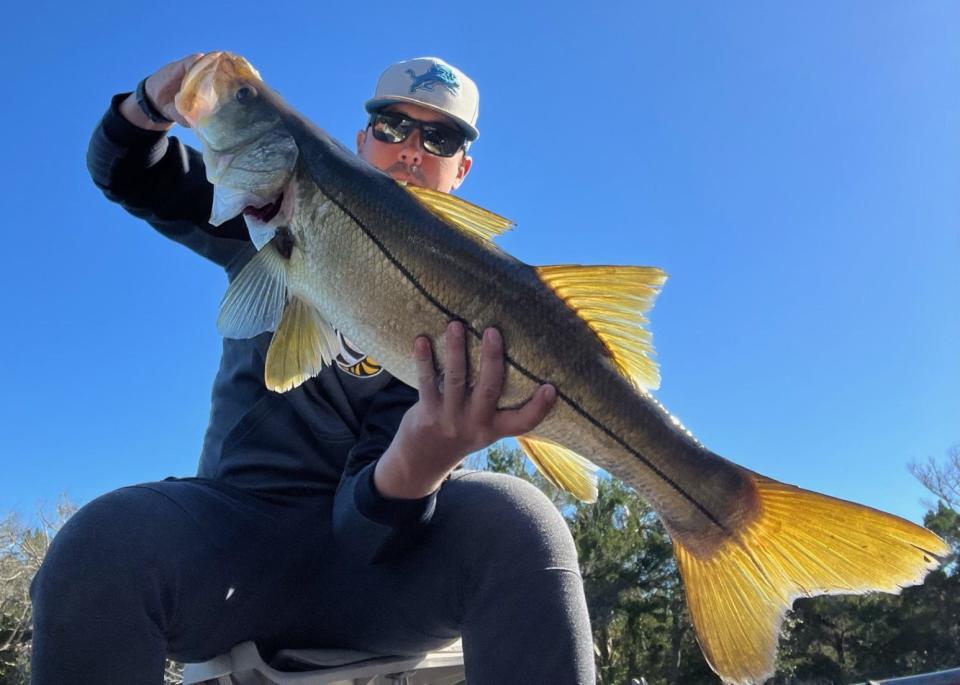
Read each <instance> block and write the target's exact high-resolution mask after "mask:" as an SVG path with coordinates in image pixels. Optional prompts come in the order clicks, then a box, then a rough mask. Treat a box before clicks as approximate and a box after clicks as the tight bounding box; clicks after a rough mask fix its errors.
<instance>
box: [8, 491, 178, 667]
mask: <svg viewBox="0 0 960 685" xmlns="http://www.w3.org/2000/svg"><path fill="white" fill-rule="evenodd" d="M76 510H77V507H76V506H75V505H73V504H71V503H70V502H69V500H67V499H66V498H63V499H61V501H60V503H59V505H57V508H56V513H55V514H54V515H53V516H52V517H51V516H47V515H46V514H44V513H43V512H41V513H40V514H39V516H38V518H39V525H38V526H35V527H30V526H27V525H25V524H24V523H23V522H22V521H20V519H19V518H18V517H16V516H15V515H12V514H11V515H8V516H7V517H6V518H5V519H3V520H2V521H0V685H29V683H30V644H31V639H32V637H33V636H32V633H31V625H32V620H33V615H32V611H31V604H30V582H31V581H32V580H33V577H34V575H35V574H36V573H37V571H38V570H39V569H40V565H41V564H42V563H43V560H44V558H45V557H46V555H47V550H48V549H49V548H50V543H51V541H52V540H53V538H54V536H55V535H56V534H57V531H59V530H60V529H61V528H62V527H63V524H64V523H66V521H67V519H68V518H70V516H71V515H72V514H73V512H75V511H76ZM180 672H181V667H180V665H179V664H176V663H174V662H171V661H168V662H167V665H166V672H165V674H164V683H166V684H167V685H174V684H175V683H176V684H179V683H180V682H181V678H180Z"/></svg>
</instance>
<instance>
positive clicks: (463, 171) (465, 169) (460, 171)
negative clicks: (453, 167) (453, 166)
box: [453, 152, 473, 188]
mask: <svg viewBox="0 0 960 685" xmlns="http://www.w3.org/2000/svg"><path fill="white" fill-rule="evenodd" d="M472 166H473V157H471V156H469V155H468V154H467V153H466V152H464V153H463V157H461V158H460V165H459V166H458V167H457V178H456V180H454V182H453V187H454V188H459V187H460V184H461V183H463V179H465V178H466V177H467V174H469V173H470V168H471V167H472Z"/></svg>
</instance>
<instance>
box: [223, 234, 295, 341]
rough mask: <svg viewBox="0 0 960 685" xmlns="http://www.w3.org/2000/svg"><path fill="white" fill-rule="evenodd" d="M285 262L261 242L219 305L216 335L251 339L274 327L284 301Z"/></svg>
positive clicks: (273, 248)
mask: <svg viewBox="0 0 960 685" xmlns="http://www.w3.org/2000/svg"><path fill="white" fill-rule="evenodd" d="M286 262H287V260H286V259H284V258H283V256H282V255H281V254H280V253H279V252H277V249H276V248H275V247H274V246H273V245H272V244H268V245H265V246H264V247H263V249H261V250H260V251H259V252H257V254H255V255H254V256H253V259H251V260H250V261H249V262H247V265H246V266H244V267H243V269H242V270H241V271H240V273H239V274H238V275H237V277H236V278H234V279H233V282H232V283H230V287H228V288H227V292H226V294H225V295H224V296H223V302H222V303H221V304H220V316H219V317H218V318H217V330H218V331H220V335H222V336H223V337H225V338H252V337H254V336H255V335H259V334H261V333H263V332H265V331H273V330H276V328H277V325H278V324H279V323H280V317H281V315H282V314H283V305H284V303H286V301H287V263H286Z"/></svg>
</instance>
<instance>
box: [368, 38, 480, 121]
mask: <svg viewBox="0 0 960 685" xmlns="http://www.w3.org/2000/svg"><path fill="white" fill-rule="evenodd" d="M397 102H410V103H413V104H415V105H422V106H424V107H428V108H430V109H432V110H436V111H437V112H440V113H441V114H444V115H446V116H448V117H450V118H451V119H453V120H454V121H455V122H456V123H457V124H459V125H460V128H462V129H463V132H464V133H465V134H466V136H467V140H476V139H477V138H478V137H479V136H480V131H478V130H477V117H478V116H479V115H480V91H479V90H477V84H476V83H474V82H473V81H472V80H470V78H469V77H468V76H467V75H466V74H464V73H463V72H462V71H460V70H459V69H457V68H456V67H454V66H452V65H450V64H447V63H446V62H444V61H443V60H442V59H440V58H439V57H416V58H414V59H409V60H405V61H403V62H397V63H396V64H391V65H390V66H389V67H387V70H386V71H385V72H383V74H381V75H380V80H379V81H377V90H376V92H374V95H373V97H372V98H371V99H370V100H367V102H366V103H365V104H364V108H365V109H366V110H367V111H368V112H376V111H377V110H380V109H383V108H384V107H386V106H387V105H392V104H394V103H397Z"/></svg>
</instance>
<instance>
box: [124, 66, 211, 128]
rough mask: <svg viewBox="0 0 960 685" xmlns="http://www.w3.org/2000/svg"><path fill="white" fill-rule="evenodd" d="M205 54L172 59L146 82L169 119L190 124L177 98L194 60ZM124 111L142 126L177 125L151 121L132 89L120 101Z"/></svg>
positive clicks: (125, 115) (149, 96)
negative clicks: (131, 91)
mask: <svg viewBox="0 0 960 685" xmlns="http://www.w3.org/2000/svg"><path fill="white" fill-rule="evenodd" d="M201 57H203V53H202V52H196V53H194V54H192V55H188V56H187V57H184V58H183V59H179V60H177V61H176V62H171V63H170V64H168V65H166V66H164V67H161V68H160V69H159V70H158V71H156V72H154V73H153V74H150V76H149V77H148V78H147V82H146V83H145V84H144V88H145V90H146V92H147V98H149V100H150V102H152V103H153V104H154V106H155V107H156V108H157V109H158V110H160V113H161V114H163V116H165V117H167V119H172V120H173V121H175V122H176V123H178V124H180V125H181V126H186V127H187V128H189V127H190V124H188V123H187V122H186V120H185V119H184V118H183V117H181V116H180V113H179V112H177V107H176V105H175V104H174V102H173V99H174V98H175V97H176V95H177V93H178V92H179V91H180V84H181V83H182V82H183V77H184V76H186V74H187V72H188V71H190V67H192V66H193V64H194V62H196V61H197V60H198V59H200V58H201ZM120 113H121V114H122V115H123V116H124V118H125V119H126V120H127V121H129V122H130V123H131V124H133V125H134V126H139V127H140V128H143V129H148V130H151V131H166V130H168V129H170V127H172V126H173V124H158V123H156V122H154V121H151V120H150V118H149V117H147V115H146V114H144V113H143V112H142V111H141V110H140V107H139V106H138V105H137V97H136V93H131V94H130V96H129V97H128V98H127V99H126V100H124V101H123V102H121V103H120Z"/></svg>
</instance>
